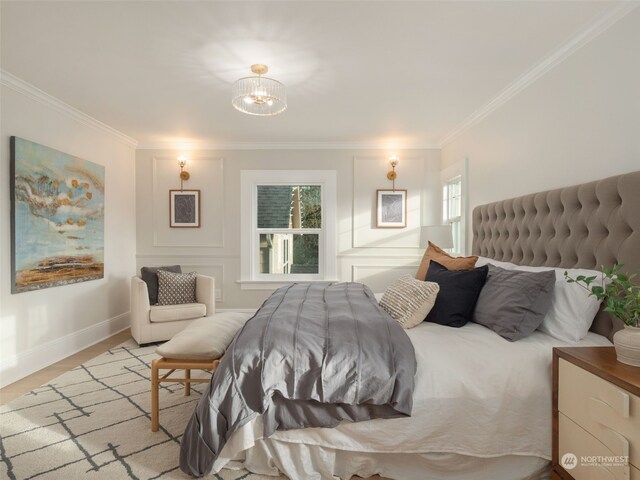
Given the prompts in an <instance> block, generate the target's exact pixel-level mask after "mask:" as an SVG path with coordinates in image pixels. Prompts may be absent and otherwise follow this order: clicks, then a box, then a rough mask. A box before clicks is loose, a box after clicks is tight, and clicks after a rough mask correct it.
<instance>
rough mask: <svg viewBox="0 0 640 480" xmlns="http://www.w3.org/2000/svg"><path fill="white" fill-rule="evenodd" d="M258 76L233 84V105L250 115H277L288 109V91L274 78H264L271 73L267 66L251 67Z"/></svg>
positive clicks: (256, 65)
mask: <svg viewBox="0 0 640 480" xmlns="http://www.w3.org/2000/svg"><path fill="white" fill-rule="evenodd" d="M251 71H252V72H253V73H254V74H255V75H256V76H253V77H244V78H241V79H239V80H236V82H235V83H234V84H233V89H232V99H231V103H232V104H233V106H234V107H235V108H236V109H237V110H240V111H241V112H242V113H247V114H249V115H260V116H269V115H277V114H279V113H282V112H284V111H285V110H286V109H287V89H286V87H285V86H284V85H283V84H282V83H280V82H278V81H277V80H274V79H273V78H268V77H263V75H264V74H266V73H267V72H268V71H269V68H268V67H267V66H266V65H262V64H259V63H258V64H255V65H251Z"/></svg>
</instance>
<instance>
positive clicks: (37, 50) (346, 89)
mask: <svg viewBox="0 0 640 480" xmlns="http://www.w3.org/2000/svg"><path fill="white" fill-rule="evenodd" d="M615 6H616V5H615V3H612V2H606V1H605V2H592V1H585V2H572V1H571V2H570V1H567V2H558V1H549V2H544V1H532V2H521V1H513V2H504V1H499V2H482V1H481V2H478V1H475V2H398V1H393V2H353V1H352V2H330V1H324V2H311V1H299V2H266V1H263V2H239V1H236V2H211V1H208V2H205V1H200V2H186V1H179V2H178V1H175V2H158V1H156V2H141V1H125V2H122V1H121V2H115V1H113V2H54V1H46V2H22V1H16V2H11V1H4V0H3V1H2V3H1V22H2V23H1V28H2V30H1V41H2V49H1V55H2V56H1V57H0V58H1V67H2V69H3V70H4V71H7V72H9V73H11V74H13V75H15V76H17V77H19V78H20V79H22V80H24V81H26V82H28V83H30V84H32V85H34V86H36V87H38V88H40V89H42V90H44V91H45V92H47V93H49V94H51V95H53V96H55V97H57V98H59V99H60V100H62V101H64V102H66V103H68V104H70V105H71V106H73V107H75V108H77V109H79V110H81V111H82V112H85V113H86V114H88V115H90V116H92V117H94V118H95V119H97V120H99V121H101V122H104V123H106V124H107V125H109V126H111V127H113V128H115V129H117V130H119V131H121V132H123V133H125V134H126V135H129V136H130V137H133V138H135V139H136V140H138V142H140V145H141V146H142V147H145V146H146V147H150V146H156V145H165V144H166V145H167V146H168V145H170V144H172V143H174V142H175V143H177V144H184V143H187V144H192V145H194V146H198V145H220V146H224V145H230V144H247V145H250V144H274V145H275V144H283V143H307V144H327V145H329V144H339V143H363V144H365V143H366V144H380V145H388V146H392V147H394V146H395V147H396V148H401V147H403V146H405V147H406V146H430V145H438V144H440V143H441V142H442V140H443V139H444V138H446V137H447V135H448V134H449V133H450V132H452V131H454V130H455V129H456V127H458V126H459V125H460V124H461V123H462V122H464V121H465V119H467V118H468V117H469V116H470V115H472V114H473V113H474V112H476V111H477V110H478V109H479V108H481V107H482V106H483V105H485V104H486V103H487V102H489V101H490V100H491V99H493V98H494V97H495V96H496V95H498V94H499V93H500V92H502V91H503V90H504V89H505V88H507V87H509V86H510V85H511V84H513V82H514V81H515V80H516V79H518V78H519V77H520V76H521V75H523V74H524V73H525V72H527V71H528V70H529V69H530V68H531V67H532V66H533V65H536V64H537V63H539V62H540V61H541V60H543V59H544V58H546V57H548V56H549V55H550V54H553V52H555V51H556V50H557V49H558V48H559V47H560V46H562V45H564V44H565V43H566V42H567V41H568V40H569V39H570V38H572V37H575V36H576V35H577V34H579V33H580V32H581V31H583V30H584V29H585V28H587V27H588V26H589V25H591V24H592V23H593V22H594V21H596V20H597V19H598V18H600V17H602V16H603V15H605V14H606V13H607V12H608V11H609V10H610V9H612V8H614V7H615ZM252 63H266V64H268V65H269V67H270V72H269V74H270V75H271V76H272V77H273V78H276V79H277V80H280V81H282V82H283V83H285V84H286V85H287V87H288V97H289V108H288V109H287V111H285V112H284V113H283V114H281V115H278V116H275V117H253V116H249V115H245V114H242V113H240V112H238V111H236V110H235V109H234V108H233V107H232V105H231V101H230V91H231V84H232V83H233V81H234V80H236V79H237V78H239V77H241V76H246V75H248V74H249V73H250V72H249V66H250V65H251V64H252Z"/></svg>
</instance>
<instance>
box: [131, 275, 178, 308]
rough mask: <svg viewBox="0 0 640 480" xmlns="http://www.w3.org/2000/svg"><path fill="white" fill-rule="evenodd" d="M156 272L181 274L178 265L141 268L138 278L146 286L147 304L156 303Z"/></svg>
mask: <svg viewBox="0 0 640 480" xmlns="http://www.w3.org/2000/svg"><path fill="white" fill-rule="evenodd" d="M158 270H164V271H165V272H173V273H182V269H181V268H180V265H169V266H166V267H142V268H141V269H140V278H142V280H143V281H144V283H146V284H147V291H148V292H149V303H150V304H151V305H155V304H156V303H158Z"/></svg>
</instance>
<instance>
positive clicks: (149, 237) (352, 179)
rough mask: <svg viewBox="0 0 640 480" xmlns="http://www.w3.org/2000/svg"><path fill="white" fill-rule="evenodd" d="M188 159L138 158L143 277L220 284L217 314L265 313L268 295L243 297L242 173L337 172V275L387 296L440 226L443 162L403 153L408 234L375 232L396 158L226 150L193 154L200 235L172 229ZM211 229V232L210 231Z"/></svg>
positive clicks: (166, 154) (400, 184) (144, 154)
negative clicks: (174, 200)
mask: <svg viewBox="0 0 640 480" xmlns="http://www.w3.org/2000/svg"><path fill="white" fill-rule="evenodd" d="M181 153H183V152H181V151H168V150H163V151H159V150H138V152H137V154H136V195H137V201H136V206H137V220H138V221H137V225H138V231H137V243H138V249H137V254H138V260H137V264H138V265H137V266H138V268H140V267H142V266H144V265H149V266H150V265H170V264H180V265H182V266H183V269H187V270H196V271H198V272H201V273H203V274H208V275H212V276H214V277H215V278H216V288H217V290H219V295H220V298H219V300H218V303H217V308H218V309H234V308H252V307H257V306H259V305H260V304H261V302H262V301H263V300H264V299H265V298H266V296H268V294H269V293H270V292H269V291H264V290H262V291H255V290H242V289H241V288H240V285H238V284H237V283H236V282H237V280H239V279H240V255H241V251H240V225H241V224H240V219H241V215H240V171H241V170H267V169H274V170H287V169H291V170H336V172H337V177H338V199H337V201H338V207H337V210H338V219H337V222H338V275H339V277H340V279H341V280H356V281H361V282H363V283H366V284H368V285H369V286H371V288H372V289H374V290H376V291H380V290H381V289H383V288H384V287H385V286H386V285H387V284H388V283H389V282H390V281H391V280H392V279H394V278H395V277H397V276H399V275H402V274H404V273H415V270H416V268H417V265H418V263H419V260H420V258H421V256H422V251H421V250H420V249H419V248H418V243H419V235H418V230H419V227H420V224H421V223H422V224H425V225H428V224H434V223H440V195H441V193H440V179H439V171H440V152H439V151H438V150H413V151H401V152H398V153H399V155H400V164H399V166H398V169H397V170H398V179H397V181H396V188H403V189H407V190H408V196H409V207H410V211H409V215H408V227H407V228H406V229H385V230H381V229H376V228H373V227H372V225H375V220H374V218H373V211H374V209H375V195H376V189H377V188H391V182H389V181H388V180H387V178H386V173H387V171H388V170H389V163H388V156H389V152H384V151H348V150H227V151H197V152H188V153H187V155H188V157H189V158H190V162H189V165H188V171H189V172H190V173H191V179H190V180H189V181H187V182H185V185H184V188H185V189H200V190H201V191H202V193H201V205H202V215H203V223H202V227H201V228H200V229H196V230H194V229H170V228H168V222H169V215H168V203H169V190H170V189H175V188H180V180H179V178H178V173H179V167H178V165H177V161H176V157H177V156H178V155H179V154H181ZM205 219H206V222H205Z"/></svg>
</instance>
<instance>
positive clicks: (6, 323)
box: [0, 80, 136, 385]
mask: <svg viewBox="0 0 640 480" xmlns="http://www.w3.org/2000/svg"><path fill="white" fill-rule="evenodd" d="M33 92H35V90H32V91H29V87H28V86H27V87H26V89H25V88H24V85H22V87H20V88H16V87H15V86H13V87H12V86H7V85H5V82H4V80H3V85H2V90H1V92H0V95H1V98H0V101H1V105H2V108H1V124H0V171H1V172H2V174H1V175H0V178H1V179H2V182H1V183H0V191H1V192H0V211H1V212H2V213H1V216H0V263H1V268H0V329H1V330H0V359H1V360H0V362H1V365H2V366H1V378H0V384H1V385H6V384H8V383H12V382H13V381H15V380H17V379H19V378H21V377H23V376H25V375H28V374H30V373H32V372H33V371H36V370H38V369H40V368H43V367H45V366H47V365H49V364H51V363H53V362H55V361H58V360H60V359H62V358H64V357H66V356H68V355H70V354H72V353H74V352H75V351H78V350H80V349H82V348H85V347H87V346H89V345H90V344H92V343H95V342H97V341H99V340H102V339H103V338H105V337H107V336H109V335H111V334H113V333H115V332H116V331H118V330H121V329H123V328H125V327H127V326H128V324H129V318H128V314H129V277H130V276H131V275H132V274H133V273H134V272H135V248H136V243H135V242H136V239H135V235H136V232H135V208H134V202H135V194H134V190H135V168H134V160H135V149H134V146H133V145H132V144H131V143H127V142H125V141H123V140H122V139H121V138H119V137H118V136H117V135H114V134H113V133H110V132H109V131H108V128H104V129H103V128H97V127H96V126H95V122H93V123H92V122H91V119H87V118H86V117H83V116H82V115H81V114H79V113H78V112H74V111H72V110H68V111H66V110H65V108H64V106H61V103H60V102H57V101H56V100H55V99H52V98H50V97H47V95H46V94H41V93H39V92H36V93H35V95H34V94H33ZM12 135H15V136H19V137H21V138H25V139H28V140H31V141H33V142H36V143H40V144H42V145H46V146H48V147H51V148H55V149H57V150H60V151H63V152H65V153H68V154H71V155H75V156H78V157H80V158H83V159H85V160H90V161H92V162H95V163H99V164H102V165H104V166H105V187H106V191H105V198H106V204H105V272H104V279H101V280H94V281H89V282H85V283H78V284H73V285H66V286H61V287H55V288H48V289H44V290H38V291H32V292H26V293H19V294H11V284H10V282H11V272H10V269H11V257H10V253H11V252H10V248H11V247H10V246H11V237H10V235H11V227H10V218H9V215H10V197H9V137H10V136H12Z"/></svg>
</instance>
